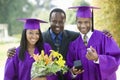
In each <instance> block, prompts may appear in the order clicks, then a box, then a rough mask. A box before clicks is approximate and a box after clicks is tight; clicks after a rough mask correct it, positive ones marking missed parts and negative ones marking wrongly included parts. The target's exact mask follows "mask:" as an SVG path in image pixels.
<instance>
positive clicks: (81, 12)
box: [69, 5, 99, 31]
mask: <svg viewBox="0 0 120 80" xmlns="http://www.w3.org/2000/svg"><path fill="white" fill-rule="evenodd" d="M69 9H77V13H76V17H78V18H92V31H93V30H94V15H93V9H99V8H98V7H94V6H89V5H88V6H75V7H69ZM91 10H92V11H91Z"/></svg>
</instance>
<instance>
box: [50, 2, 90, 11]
mask: <svg viewBox="0 0 120 80" xmlns="http://www.w3.org/2000/svg"><path fill="white" fill-rule="evenodd" d="M73 1H74V0H53V2H52V3H53V4H55V5H56V6H57V7H60V8H62V9H64V10H66V9H67V8H68V7H71V6H72V3H73ZM85 1H87V2H91V1H92V0H85Z"/></svg>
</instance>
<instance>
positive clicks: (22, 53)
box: [19, 29, 44, 61]
mask: <svg viewBox="0 0 120 80" xmlns="http://www.w3.org/2000/svg"><path fill="white" fill-rule="evenodd" d="M26 31H27V30H26V29H24V30H23V32H22V38H21V41H20V51H19V58H20V59H21V60H22V61H23V60H24V59H25V53H26V51H27V38H26ZM35 47H37V49H38V51H39V53H40V52H41V50H44V46H43V37H42V33H41V31H40V29H39V40H38V41H37V43H36V44H35Z"/></svg>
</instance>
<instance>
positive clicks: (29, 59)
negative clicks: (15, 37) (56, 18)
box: [4, 18, 55, 80]
mask: <svg viewBox="0 0 120 80" xmlns="http://www.w3.org/2000/svg"><path fill="white" fill-rule="evenodd" d="M19 20H20V21H23V22H25V25H24V30H23V32H22V38H21V42H20V46H19V47H18V48H17V49H16V54H15V55H14V56H13V57H12V58H8V59H7V61H6V65H5V72H4V80H31V67H32V63H33V62H34V61H35V60H34V59H33V54H38V53H39V54H40V53H41V50H44V52H45V53H46V54H48V55H49V54H50V51H49V50H51V47H50V46H49V44H47V43H43V38H42V33H41V30H40V25H39V23H46V22H45V21H42V20H38V19H32V18H31V19H19ZM39 80H55V77H54V76H52V75H51V76H46V77H44V78H41V79H40V78H39Z"/></svg>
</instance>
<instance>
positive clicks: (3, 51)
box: [0, 42, 19, 67]
mask: <svg viewBox="0 0 120 80" xmlns="http://www.w3.org/2000/svg"><path fill="white" fill-rule="evenodd" d="M18 44H19V42H14V43H13V42H7V43H5V42H2V43H0V67H2V66H3V65H4V64H5V61H6V58H7V50H8V49H9V48H12V47H17V46H18Z"/></svg>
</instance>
